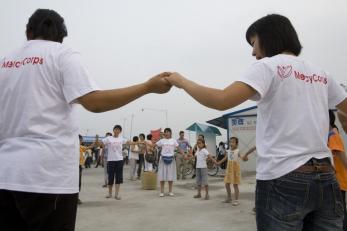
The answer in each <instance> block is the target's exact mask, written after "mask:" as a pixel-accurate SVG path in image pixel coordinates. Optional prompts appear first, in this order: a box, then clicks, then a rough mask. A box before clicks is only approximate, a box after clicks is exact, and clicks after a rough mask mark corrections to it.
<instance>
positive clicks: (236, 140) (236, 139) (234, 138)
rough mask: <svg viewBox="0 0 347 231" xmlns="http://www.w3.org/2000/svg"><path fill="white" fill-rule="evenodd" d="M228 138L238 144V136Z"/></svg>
mask: <svg viewBox="0 0 347 231" xmlns="http://www.w3.org/2000/svg"><path fill="white" fill-rule="evenodd" d="M229 140H235V142H236V144H239V138H237V137H235V136H233V137H230V139H229Z"/></svg>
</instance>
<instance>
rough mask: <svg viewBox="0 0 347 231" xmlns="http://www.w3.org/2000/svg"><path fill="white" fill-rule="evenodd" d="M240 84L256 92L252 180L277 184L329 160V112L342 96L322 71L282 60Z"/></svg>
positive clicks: (270, 61)
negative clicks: (315, 161) (305, 167)
mask: <svg viewBox="0 0 347 231" xmlns="http://www.w3.org/2000/svg"><path fill="white" fill-rule="evenodd" d="M239 81H241V82H244V83H246V84H248V85H249V86H251V87H253V88H254V89H255V90H256V91H257V94H256V95H255V96H254V97H253V100H256V101H258V103H257V106H258V112H257V114H258V115H257V128H256V146H257V152H258V158H257V176H256V178H257V179H259V180H270V179H276V178H279V177H281V176H283V175H285V174H287V173H289V172H291V171H293V170H294V169H296V168H298V167H299V166H301V165H302V164H304V163H305V162H307V161H308V160H309V159H311V158H312V157H315V158H324V157H330V158H331V153H330V151H329V149H328V146H327V139H328V132H329V115H328V109H329V108H335V106H336V105H337V104H339V103H341V102H342V101H343V100H344V99H345V98H346V93H345V92H344V91H343V89H342V87H341V86H339V85H338V84H337V83H336V82H335V81H334V79H333V78H331V77H330V76H329V75H328V74H327V73H326V72H325V71H324V70H322V69H321V68H320V67H318V66H316V65H314V64H312V63H309V62H307V61H305V60H303V59H301V58H299V57H295V56H292V55H282V54H281V55H276V56H273V57H271V58H263V59H261V60H258V61H256V62H255V63H254V64H253V65H252V66H251V67H250V68H249V69H248V70H247V72H246V73H245V74H244V75H243V76H242V78H241V79H239Z"/></svg>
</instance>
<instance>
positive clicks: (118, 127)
mask: <svg viewBox="0 0 347 231" xmlns="http://www.w3.org/2000/svg"><path fill="white" fill-rule="evenodd" d="M115 129H119V130H120V131H122V126H120V125H118V124H117V125H114V127H113V130H115Z"/></svg>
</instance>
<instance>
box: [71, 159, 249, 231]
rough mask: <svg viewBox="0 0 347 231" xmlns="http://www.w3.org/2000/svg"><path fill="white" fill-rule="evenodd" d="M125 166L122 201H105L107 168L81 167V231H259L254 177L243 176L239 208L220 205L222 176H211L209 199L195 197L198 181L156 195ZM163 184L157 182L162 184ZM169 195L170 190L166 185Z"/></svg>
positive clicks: (182, 181) (222, 185)
mask: <svg viewBox="0 0 347 231" xmlns="http://www.w3.org/2000/svg"><path fill="white" fill-rule="evenodd" d="M128 178H129V169H128V166H125V167H124V184H123V185H121V191H120V196H121V197H122V200H120V201H118V200H115V199H114V198H111V199H106V198H105V195H106V194H107V189H106V188H102V184H103V169H102V168H100V167H99V168H94V167H92V168H90V169H83V177H82V192H81V194H80V199H81V200H82V201H83V204H82V205H79V208H78V212H77V222H76V230H77V231H89V230H92V231H95V230H97V231H104V230H105V231H108V230H120V231H132V230H134V231H152V230H153V231H157V230H163V231H190V230H192V231H193V230H194V231H195V230H199V231H224V230H228V231H230V230H238V231H252V230H256V226H255V216H254V214H253V213H252V208H253V205H254V191H255V176H254V173H251V174H250V173H244V174H243V177H242V184H241V186H240V200H239V201H240V205H239V206H232V205H231V204H225V203H222V201H223V199H224V198H225V195H226V192H225V188H224V183H223V177H222V176H217V177H209V179H208V181H209V185H210V200H208V201H204V200H201V199H193V195H194V194H196V190H195V189H194V182H195V181H194V180H192V179H191V177H190V176H189V177H188V178H189V179H187V180H179V181H177V182H174V187H173V191H174V193H175V196H174V197H169V196H165V197H162V198H159V197H158V190H143V189H142V188H141V181H130V180H128ZM158 186H159V184H158ZM165 186H166V187H165V191H166V192H167V191H168V188H167V184H166V185H165Z"/></svg>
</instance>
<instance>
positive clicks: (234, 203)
mask: <svg viewBox="0 0 347 231" xmlns="http://www.w3.org/2000/svg"><path fill="white" fill-rule="evenodd" d="M239 204H240V203H239V201H238V200H235V201H234V202H233V203H232V205H233V206H238V205H239Z"/></svg>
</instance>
